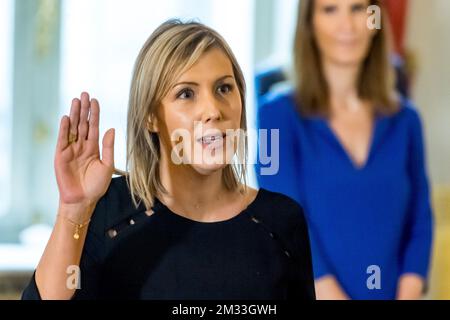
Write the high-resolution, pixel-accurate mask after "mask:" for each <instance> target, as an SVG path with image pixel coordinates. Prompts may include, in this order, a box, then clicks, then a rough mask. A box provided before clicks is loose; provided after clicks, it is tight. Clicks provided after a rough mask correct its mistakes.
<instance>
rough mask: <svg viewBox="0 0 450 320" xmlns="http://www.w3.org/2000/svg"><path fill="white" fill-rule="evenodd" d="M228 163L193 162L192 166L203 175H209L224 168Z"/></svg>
mask: <svg viewBox="0 0 450 320" xmlns="http://www.w3.org/2000/svg"><path fill="white" fill-rule="evenodd" d="M226 166H227V165H226V164H206V163H204V164H203V163H202V164H192V165H191V167H192V168H193V169H194V170H195V171H196V172H197V173H199V174H201V175H203V176H209V175H211V174H213V173H215V172H217V171H219V170H223V169H224V168H225V167H226Z"/></svg>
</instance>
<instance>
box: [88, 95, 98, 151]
mask: <svg viewBox="0 0 450 320" xmlns="http://www.w3.org/2000/svg"><path fill="white" fill-rule="evenodd" d="M99 122H100V106H99V103H98V101H97V99H92V100H91V111H90V114H89V129H88V140H92V141H97V143H98V136H99V134H98V132H99V129H98V126H99Z"/></svg>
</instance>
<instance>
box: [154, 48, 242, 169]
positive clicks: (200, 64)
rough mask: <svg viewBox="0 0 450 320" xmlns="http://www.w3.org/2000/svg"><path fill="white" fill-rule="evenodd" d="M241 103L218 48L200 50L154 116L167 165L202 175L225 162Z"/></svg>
mask: <svg viewBox="0 0 450 320" xmlns="http://www.w3.org/2000/svg"><path fill="white" fill-rule="evenodd" d="M241 112H242V102H241V97H240V93H239V90H238V87H237V83H236V80H235V77H234V72H233V67H232V64H231V62H230V60H229V59H228V57H227V56H226V55H225V54H224V52H223V51H222V50H220V49H217V48H213V49H210V50H208V51H207V52H205V53H204V54H203V55H202V56H201V57H200V59H199V60H198V61H197V62H196V63H195V64H194V65H193V66H192V68H190V69H189V70H187V71H186V72H185V73H183V74H182V75H181V76H180V77H179V78H178V79H176V81H175V83H174V84H173V86H172V88H171V89H170V91H169V93H168V94H167V96H166V97H165V98H164V99H163V100H162V103H161V106H160V109H159V110H158V112H157V118H158V120H157V122H158V129H159V130H158V131H159V137H160V142H161V145H162V147H163V149H164V151H162V152H165V153H166V156H167V158H168V159H169V161H172V162H174V163H176V164H180V161H182V163H183V164H186V165H189V166H191V167H192V168H194V170H196V171H197V172H199V173H201V174H203V175H208V174H210V173H212V172H215V171H217V170H219V169H222V168H224V167H225V166H226V165H227V164H229V163H231V159H232V158H233V155H234V153H235V151H236V146H235V145H233V142H234V141H235V139H234V138H233V133H236V132H237V131H239V129H240V126H241V123H240V122H241ZM181 137H182V138H181Z"/></svg>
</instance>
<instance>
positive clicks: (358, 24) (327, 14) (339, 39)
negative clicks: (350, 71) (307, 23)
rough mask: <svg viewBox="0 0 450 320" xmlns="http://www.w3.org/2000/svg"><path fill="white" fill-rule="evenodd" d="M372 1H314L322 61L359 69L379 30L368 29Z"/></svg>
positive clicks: (315, 23) (314, 26)
mask: <svg viewBox="0 0 450 320" xmlns="http://www.w3.org/2000/svg"><path fill="white" fill-rule="evenodd" d="M369 5H370V2H369V0H314V9H313V29H314V35H315V40H316V43H317V46H318V49H319V51H320V53H321V58H322V60H323V61H326V62H330V63H335V64H342V65H359V64H360V63H362V62H363V61H364V59H365V58H366V56H367V53H368V50H369V48H370V45H371V41H372V38H373V35H375V33H376V30H370V29H369V28H368V27H367V19H368V17H369V14H368V13H367V7H368V6H369Z"/></svg>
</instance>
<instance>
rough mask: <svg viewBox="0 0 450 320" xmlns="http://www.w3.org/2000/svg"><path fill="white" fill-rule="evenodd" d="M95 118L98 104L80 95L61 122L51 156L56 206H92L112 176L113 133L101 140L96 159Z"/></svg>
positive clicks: (85, 94) (97, 138)
mask: <svg viewBox="0 0 450 320" xmlns="http://www.w3.org/2000/svg"><path fill="white" fill-rule="evenodd" d="M99 116H100V107H99V104H98V101H97V100H95V99H92V100H90V99H89V95H88V94H87V93H82V94H81V100H80V99H74V100H73V101H72V107H71V110H70V117H69V116H64V117H63V118H62V119H61V124H60V129H59V134H58V142H57V147H56V153H55V173H56V181H57V183H58V189H59V195H60V203H63V204H68V205H72V204H73V205H83V204H89V205H92V204H95V203H96V202H97V201H98V200H99V199H100V198H101V197H102V196H103V195H104V193H105V192H106V190H107V189H108V186H109V184H110V182H111V177H112V174H113V172H114V129H110V130H108V131H107V132H106V133H105V135H104V137H103V142H102V145H103V146H102V157H101V159H100V150H99ZM73 137H76V140H75V141H72V140H74V139H72V138H73Z"/></svg>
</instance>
